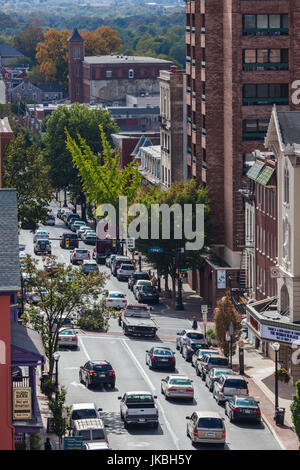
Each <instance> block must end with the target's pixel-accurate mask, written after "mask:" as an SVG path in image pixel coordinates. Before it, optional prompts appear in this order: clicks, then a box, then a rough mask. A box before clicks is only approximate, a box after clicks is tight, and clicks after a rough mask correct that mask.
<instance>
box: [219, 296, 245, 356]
mask: <svg viewBox="0 0 300 470" xmlns="http://www.w3.org/2000/svg"><path fill="white" fill-rule="evenodd" d="M231 322H232V323H233V337H232V353H233V354H234V353H235V350H236V343H237V341H238V340H239V337H240V334H241V330H242V323H241V317H240V315H239V314H238V313H237V311H236V310H235V308H234V306H233V303H232V301H231V299H230V294H229V292H227V293H226V296H225V297H223V298H222V299H220V300H219V301H218V303H217V308H216V313H215V327H216V340H217V343H218V346H219V347H220V348H221V349H222V351H223V353H224V355H225V356H229V349H230V343H229V341H226V332H227V331H229V325H230V323H231Z"/></svg>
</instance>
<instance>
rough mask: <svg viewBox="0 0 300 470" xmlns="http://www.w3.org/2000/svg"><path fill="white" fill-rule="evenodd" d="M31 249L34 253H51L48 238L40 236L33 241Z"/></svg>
mask: <svg viewBox="0 0 300 470" xmlns="http://www.w3.org/2000/svg"><path fill="white" fill-rule="evenodd" d="M33 251H34V253H35V254H36V255H40V254H47V255H51V243H50V241H49V240H47V239H45V238H42V239H41V240H36V241H35V242H34V248H33Z"/></svg>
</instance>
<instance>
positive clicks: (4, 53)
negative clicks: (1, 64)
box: [0, 44, 24, 57]
mask: <svg viewBox="0 0 300 470" xmlns="http://www.w3.org/2000/svg"><path fill="white" fill-rule="evenodd" d="M0 57H24V55H23V54H22V53H21V52H19V51H17V50H16V49H14V48H13V47H11V46H9V45H8V44H0Z"/></svg>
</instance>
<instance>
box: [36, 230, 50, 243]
mask: <svg viewBox="0 0 300 470" xmlns="http://www.w3.org/2000/svg"><path fill="white" fill-rule="evenodd" d="M44 238H45V239H47V240H48V239H49V233H48V232H46V231H45V230H37V231H36V232H35V234H34V236H33V242H36V241H37V240H41V239H44Z"/></svg>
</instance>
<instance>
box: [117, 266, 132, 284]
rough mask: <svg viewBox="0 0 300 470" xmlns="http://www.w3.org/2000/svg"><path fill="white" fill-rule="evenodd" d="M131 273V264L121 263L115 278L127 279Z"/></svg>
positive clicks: (119, 279)
mask: <svg viewBox="0 0 300 470" xmlns="http://www.w3.org/2000/svg"><path fill="white" fill-rule="evenodd" d="M132 273H134V266H133V264H129V263H128V264H121V266H120V267H119V269H117V279H118V281H121V280H122V279H125V281H127V279H128V278H129V276H130V275H131V274H132Z"/></svg>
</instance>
